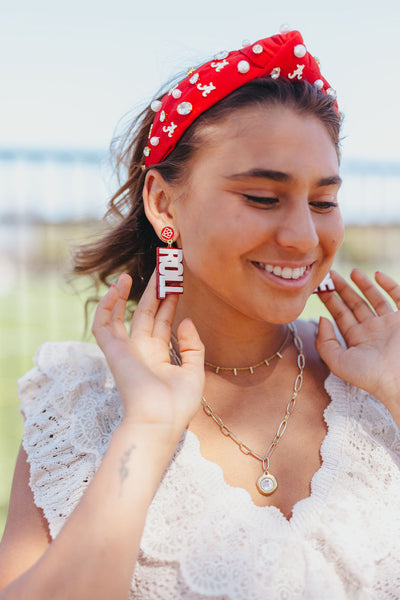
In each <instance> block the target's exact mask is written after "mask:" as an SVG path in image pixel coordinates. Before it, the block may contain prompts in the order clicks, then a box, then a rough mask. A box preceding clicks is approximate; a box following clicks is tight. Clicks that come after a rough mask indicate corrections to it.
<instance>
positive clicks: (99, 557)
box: [0, 32, 400, 600]
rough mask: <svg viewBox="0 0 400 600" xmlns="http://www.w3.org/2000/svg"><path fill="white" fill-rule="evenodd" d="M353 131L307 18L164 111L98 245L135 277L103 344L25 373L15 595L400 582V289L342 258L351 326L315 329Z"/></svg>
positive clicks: (89, 258)
mask: <svg viewBox="0 0 400 600" xmlns="http://www.w3.org/2000/svg"><path fill="white" fill-rule="evenodd" d="M339 127H340V117H339V115H338V112H337V105H336V101H335V98H334V92H333V90H332V88H330V86H329V84H328V82H327V81H326V80H325V79H324V78H323V77H322V75H321V74H320V71H319V67H318V64H317V62H316V61H315V59H314V58H313V57H312V56H311V55H310V54H309V53H308V52H307V51H306V48H305V46H304V44H303V40H302V38H301V36H300V34H299V33H298V32H285V33H283V34H282V35H279V36H274V37H272V38H267V39H265V40H260V41H259V42H257V43H256V44H254V45H253V46H249V47H246V48H244V49H243V50H241V51H238V52H231V53H226V54H224V55H219V56H217V57H216V58H215V59H214V60H213V61H210V62H209V63H206V64H205V65H202V66H201V67H199V68H198V69H196V70H191V71H190V72H189V73H188V74H187V76H186V77H185V78H184V79H183V80H182V81H181V82H180V83H179V84H178V85H177V86H176V87H175V88H173V89H172V90H170V91H169V93H167V94H165V96H162V97H160V98H159V99H158V100H157V101H155V102H153V103H152V110H151V109H150V108H149V109H148V110H147V111H145V113H144V114H143V115H142V121H141V122H140V125H139V126H138V129H137V130H136V133H133V134H132V137H130V138H129V139H128V142H127V146H128V150H127V154H126V156H127V157H128V159H129V173H128V178H127V181H126V183H125V184H124V185H123V186H122V188H121V190H120V191H119V192H118V193H117V195H116V199H117V200H118V201H119V204H118V203H117V205H118V206H119V207H123V206H124V205H125V206H126V205H127V204H128V206H129V210H128V214H127V215H126V216H125V217H124V218H123V219H122V221H121V222H120V223H119V224H118V225H117V226H115V227H114V229H113V230H112V231H111V232H110V233H109V234H108V236H107V237H106V238H105V239H103V240H101V241H100V242H99V243H98V244H97V245H95V246H92V247H90V248H86V249H83V250H82V252H81V254H80V255H79V256H78V258H77V267H76V269H77V271H78V272H97V273H98V274H99V277H100V278H102V279H103V280H107V277H108V276H109V275H112V274H113V273H117V272H121V271H122V270H123V269H125V270H126V271H128V273H123V274H122V275H120V277H119V279H118V282H117V284H116V286H111V287H110V289H109V291H108V293H107V294H106V295H105V297H104V298H103V299H102V300H101V301H100V303H99V305H98V308H97V311H96V316H95V320H94V325H93V332H94V334H95V337H96V340H97V342H98V345H99V346H100V348H101V351H102V352H101V351H100V350H99V349H96V347H95V346H94V347H93V346H91V345H89V344H78V343H66V344H65V343H63V344H56V345H54V344H50V345H45V346H44V347H42V349H41V350H39V353H38V355H37V357H36V368H35V369H34V370H33V371H32V372H31V373H29V374H28V375H27V376H25V378H24V379H23V381H22V382H21V397H22V402H23V413H24V416H25V420H26V422H25V436H24V443H23V449H22V450H21V453H20V457H19V459H18V464H17V468H16V475H15V481H14V486H13V491H12V498H11V503H10V514H9V518H8V523H7V527H6V531H5V536H4V539H3V543H2V552H1V555H0V573H1V575H0V587H1V589H2V591H1V592H0V599H1V600H3V599H14V598H21V597H24V598H25V597H29V598H32V599H36V598H40V599H41V600H43V599H44V598H74V599H76V598H85V599H87V598H96V600H99V599H100V598H107V599H109V598H113V599H114V598H121V599H124V598H127V597H129V598H141V599H145V598H146V599H147V598H149V599H152V598H185V599H193V600H201V599H204V598H212V599H213V600H215V599H220V600H222V599H228V598H229V599H232V600H249V599H250V598H252V599H253V598H254V599H261V598H263V599H264V598H284V597H285V598H288V597H291V598H315V599H317V598H318V599H319V600H320V599H321V598H363V599H364V598H396V597H399V596H398V590H399V589H400V563H399V558H398V540H399V534H400V510H399V509H400V500H399V498H400V474H399V469H398V465H399V455H400V435H399V430H398V426H399V423H400V393H399V389H400V381H399V358H398V356H399V352H398V349H399V346H400V321H399V312H398V311H394V310H393V309H392V307H391V305H390V303H389V302H388V300H386V299H385V297H384V294H383V293H382V290H383V291H384V292H387V294H388V295H389V296H390V297H391V298H392V300H393V301H394V302H395V304H396V305H397V307H398V306H399V303H400V286H398V285H397V284H396V283H395V282H394V281H393V280H392V279H390V278H389V277H388V276H386V275H384V274H382V273H377V274H376V284H373V283H372V282H370V281H369V279H368V278H367V277H366V276H365V275H364V274H363V273H362V272H361V271H359V270H355V271H353V273H352V279H353V281H354V283H355V284H356V285H357V287H358V288H359V290H360V292H361V294H359V293H357V292H356V291H354V290H353V289H352V288H350V286H349V285H348V284H347V283H346V282H345V281H344V279H343V278H342V277H340V276H339V275H338V274H336V273H333V274H332V278H333V282H334V284H335V286H336V290H337V293H331V292H330V291H322V292H321V294H320V298H321V300H322V301H323V303H324V304H325V305H326V306H327V308H328V310H329V311H330V313H331V314H332V316H333V318H334V320H335V322H336V325H337V329H336V330H334V327H333V325H332V324H331V323H330V322H329V321H328V320H327V319H321V320H320V323H319V325H318V324H316V323H314V322H296V319H297V318H298V316H299V315H300V313H301V312H302V310H303V308H304V305H305V303H306V300H307V298H308V297H309V296H310V294H311V293H312V292H313V291H314V290H315V288H317V287H318V286H319V285H320V284H321V282H322V280H323V279H324V278H325V276H326V274H327V273H328V271H329V269H330V267H331V264H332V261H333V259H334V256H335V253H336V251H337V250H338V248H339V246H340V244H341V242H342V239H343V223H342V220H341V216H340V211H339V207H338V202H337V193H338V190H339V186H340V177H339V151H338V139H339ZM143 157H144V158H143ZM160 238H161V239H164V240H165V241H167V242H169V244H168V246H169V248H167V247H166V246H165V244H163V243H161V242H160ZM172 242H175V246H174V248H172V247H171V246H172ZM157 246H158V247H159V250H158V251H157V256H158V263H157V268H156V271H157V272H156V273H153V274H152V275H151V273H152V271H153V270H154V267H155V262H156V259H155V256H156V247H157ZM160 248H161V249H160ZM181 251H182V253H183V256H184V269H185V272H184V275H183V279H184V282H183V283H182V273H181V271H182V263H181ZM132 279H133V283H132ZM183 288H184V292H183V293H181V292H182V289H183ZM157 296H158V297H157ZM164 297H165V298H164ZM139 298H140V300H139ZM364 298H365V299H366V300H364ZM128 299H134V300H139V303H138V306H137V309H136V310H135V313H134V316H133V319H132V324H131V330H130V333H129V335H128V333H127V330H126V328H125V325H124V318H125V312H126V306H127V300H128ZM337 336H338V337H339V338H343V339H340V341H338V339H337ZM103 353H104V356H103ZM104 357H105V358H104ZM106 361H107V363H108V367H107V364H106ZM133 572H134V576H133V579H132V573H133Z"/></svg>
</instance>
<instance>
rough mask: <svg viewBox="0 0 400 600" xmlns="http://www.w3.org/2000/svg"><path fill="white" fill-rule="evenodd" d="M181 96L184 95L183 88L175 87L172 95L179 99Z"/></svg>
mask: <svg viewBox="0 0 400 600" xmlns="http://www.w3.org/2000/svg"><path fill="white" fill-rule="evenodd" d="M181 96H182V92H181V90H178V88H175V89H174V90H172V97H173V98H175V99H176V100H177V99H178V98H180V97H181Z"/></svg>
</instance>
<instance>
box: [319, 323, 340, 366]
mask: <svg viewBox="0 0 400 600" xmlns="http://www.w3.org/2000/svg"><path fill="white" fill-rule="evenodd" d="M315 347H316V349H317V352H318V354H319V355H320V357H321V358H322V360H323V361H324V363H326V364H327V365H328V367H329V369H330V370H331V371H332V372H334V371H335V370H336V367H337V365H338V364H339V361H340V358H341V354H342V353H343V348H342V346H341V345H340V343H339V341H338V340H337V338H336V335H335V329H334V327H333V324H332V323H331V322H330V321H329V319H326V318H325V317H320V319H319V326H318V334H317V337H316V340H315Z"/></svg>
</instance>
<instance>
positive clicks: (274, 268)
mask: <svg viewBox="0 0 400 600" xmlns="http://www.w3.org/2000/svg"><path fill="white" fill-rule="evenodd" d="M253 264H255V265H256V266H257V267H258V268H259V269H263V270H264V271H267V272H268V273H272V274H273V275H275V276H276V277H280V278H281V279H300V277H303V275H304V273H305V272H306V271H307V270H309V269H310V268H311V265H306V266H304V267H295V268H293V269H292V268H291V267H280V266H279V265H268V264H266V263H261V262H257V261H254V263H253Z"/></svg>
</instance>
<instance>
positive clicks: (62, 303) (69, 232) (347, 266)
mask: <svg viewBox="0 0 400 600" xmlns="http://www.w3.org/2000/svg"><path fill="white" fill-rule="evenodd" d="M85 232H86V229H85V226H83V225H81V224H74V225H65V224H63V225H57V226H55V225H41V230H40V231H39V234H38V236H37V240H39V242H38V243H37V244H36V245H35V247H34V248H32V251H31V252H28V253H27V255H26V257H25V261H24V262H23V264H20V265H19V267H18V274H17V279H16V281H15V285H14V286H13V288H12V289H11V290H10V291H9V293H8V294H5V295H2V296H0V336H1V337H0V340H1V342H0V536H1V535H2V532H3V528H4V524H5V519H6V514H7V507H8V499H9V494H10V489H11V481H12V474H13V469H14V464H15V459H16V455H17V452H18V448H19V445H20V442H21V436H22V419H21V416H20V414H19V401H18V398H17V379H18V378H19V377H20V376H21V375H23V374H24V373H25V372H26V371H28V370H29V369H30V368H31V367H32V356H33V354H34V352H35V349H36V348H37V347H38V346H39V345H40V344H41V343H43V342H44V341H47V340H67V339H74V340H82V339H85V340H89V341H93V340H92V338H91V337H90V335H87V336H86V337H84V335H83V334H84V321H85V318H84V309H83V306H84V302H85V300H86V298H87V297H88V295H90V292H89V291H88V289H87V281H83V282H82V283H81V284H77V285H76V286H75V288H74V287H72V286H71V285H70V284H69V283H67V281H66V279H65V275H66V273H67V270H66V267H65V259H66V257H67V248H68V244H69V243H70V242H71V241H74V240H76V239H84V238H85V236H86V233H85ZM399 233H400V229H398V228H385V229H382V228H381V229H379V228H369V229H363V228H352V229H351V230H349V231H348V235H347V241H346V243H345V244H344V246H343V248H342V250H341V253H340V255H339V259H338V264H337V267H338V269H339V270H340V271H341V272H342V273H343V274H344V275H345V276H348V274H349V272H350V270H351V267H353V266H360V267H362V268H364V269H366V270H367V272H368V273H369V274H373V272H374V270H376V268H381V269H382V270H386V272H388V273H389V274H391V275H392V276H394V277H397V278H398V276H399V275H400V265H399V254H398V250H397V248H398V247H399V243H398V242H399ZM38 245H39V247H38ZM396 251H397V255H396ZM320 314H326V312H325V308H324V307H323V305H322V303H321V302H320V301H319V300H318V298H317V296H315V295H314V296H312V297H311V299H310V301H309V303H308V305H307V307H306V310H305V313H304V317H306V318H309V317H315V316H318V315H320ZM89 329H90V327H89Z"/></svg>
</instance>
